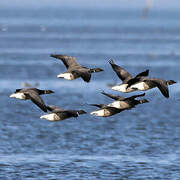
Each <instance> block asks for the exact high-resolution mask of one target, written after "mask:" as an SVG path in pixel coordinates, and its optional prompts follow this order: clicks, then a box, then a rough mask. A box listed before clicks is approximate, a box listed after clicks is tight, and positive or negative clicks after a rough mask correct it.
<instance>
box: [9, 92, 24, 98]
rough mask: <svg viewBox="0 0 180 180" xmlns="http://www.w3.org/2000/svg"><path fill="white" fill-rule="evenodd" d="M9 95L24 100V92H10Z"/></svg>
mask: <svg viewBox="0 0 180 180" xmlns="http://www.w3.org/2000/svg"><path fill="white" fill-rule="evenodd" d="M9 97H11V98H16V99H22V100H26V99H27V98H26V96H25V95H24V93H20V92H19V93H13V94H11V95H10V96H9Z"/></svg>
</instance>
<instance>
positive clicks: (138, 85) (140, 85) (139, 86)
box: [131, 82, 150, 91]
mask: <svg viewBox="0 0 180 180" xmlns="http://www.w3.org/2000/svg"><path fill="white" fill-rule="evenodd" d="M131 88H136V89H138V90H140V91H146V90H148V89H150V87H149V86H148V85H147V84H146V83H145V82H140V83H136V84H134V85H132V86H131Z"/></svg>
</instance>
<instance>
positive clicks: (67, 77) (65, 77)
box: [57, 73, 76, 80]
mask: <svg viewBox="0 0 180 180" xmlns="http://www.w3.org/2000/svg"><path fill="white" fill-rule="evenodd" d="M57 77H58V78H64V79H67V80H73V79H76V78H75V76H74V75H73V74H72V73H62V74H59V75H57Z"/></svg>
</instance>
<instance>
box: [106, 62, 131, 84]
mask: <svg viewBox="0 0 180 180" xmlns="http://www.w3.org/2000/svg"><path fill="white" fill-rule="evenodd" d="M109 63H110V65H111V66H112V68H113V70H114V71H115V72H116V74H117V75H118V77H119V78H120V79H121V80H122V81H123V82H124V81H125V80H126V81H127V80H129V79H131V78H132V76H131V74H129V73H128V72H127V71H125V69H123V68H122V67H120V66H118V65H116V64H115V63H114V61H113V60H110V61H109Z"/></svg>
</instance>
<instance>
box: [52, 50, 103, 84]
mask: <svg viewBox="0 0 180 180" xmlns="http://www.w3.org/2000/svg"><path fill="white" fill-rule="evenodd" d="M50 56H51V57H54V58H56V59H60V60H61V61H62V62H63V63H64V65H65V66H66V68H67V71H66V72H64V73H61V74H59V75H58V76H57V77H58V78H64V79H67V80H74V79H76V78H79V77H81V78H82V79H83V80H84V81H85V82H89V81H90V79H91V73H94V72H101V71H103V69H100V68H93V69H89V68H87V67H84V66H81V65H80V64H78V63H77V61H76V59H75V58H74V57H72V56H66V55H57V54H51V55H50Z"/></svg>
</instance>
